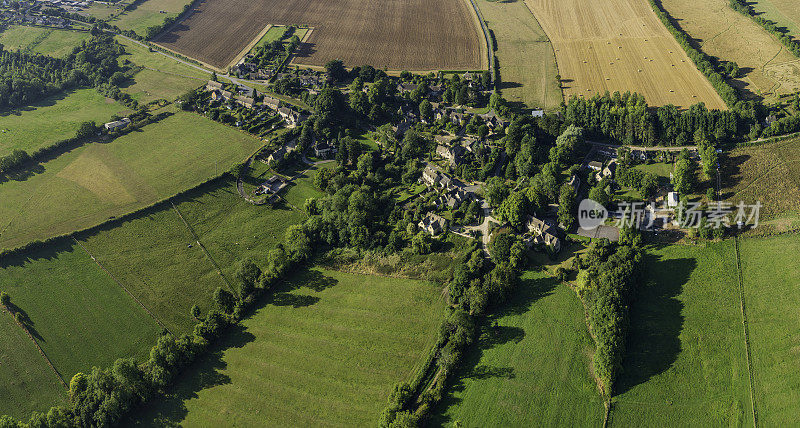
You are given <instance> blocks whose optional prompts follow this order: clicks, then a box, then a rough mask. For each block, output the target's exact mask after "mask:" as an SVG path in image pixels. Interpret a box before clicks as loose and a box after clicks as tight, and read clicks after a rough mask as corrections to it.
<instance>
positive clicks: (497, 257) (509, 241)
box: [491, 233, 516, 264]
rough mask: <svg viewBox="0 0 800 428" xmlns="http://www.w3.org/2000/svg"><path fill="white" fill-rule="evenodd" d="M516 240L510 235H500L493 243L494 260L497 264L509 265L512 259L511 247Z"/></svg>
mask: <svg viewBox="0 0 800 428" xmlns="http://www.w3.org/2000/svg"><path fill="white" fill-rule="evenodd" d="M515 240H516V238H515V237H514V235H511V234H510V233H499V234H497V235H496V236H495V237H494V240H493V241H492V248H491V253H492V259H493V260H494V262H495V263H497V264H500V263H508V262H509V259H510V258H511V246H512V245H514V241H515Z"/></svg>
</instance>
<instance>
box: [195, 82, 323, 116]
mask: <svg viewBox="0 0 800 428" xmlns="http://www.w3.org/2000/svg"><path fill="white" fill-rule="evenodd" d="M205 89H206V91H207V92H210V93H211V100H212V102H221V103H222V102H233V103H236V104H238V105H240V106H242V107H245V108H248V109H257V108H259V109H260V108H267V109H269V110H271V111H273V112H275V114H277V115H279V116H280V117H281V118H282V119H283V121H284V122H285V123H286V125H287V126H288V127H290V128H294V127H296V126H298V125H300V124H301V123H303V122H304V121H305V120H306V119H308V115H306V114H304V113H302V112H300V111H298V110H296V109H295V108H294V107H293V106H291V105H284V103H283V102H282V101H281V100H279V99H277V98H274V97H270V96H267V95H264V97H263V98H264V99H263V101H261V102H256V99H255V96H256V93H255V90H254V89H252V88H249V87H247V86H242V85H239V86H237V93H234V92H231V91H229V90H226V89H225V86H224V85H223V84H222V83H221V82H217V81H214V80H209V81H208V83H207V84H206V88H205Z"/></svg>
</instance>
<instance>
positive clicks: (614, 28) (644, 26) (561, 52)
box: [526, 0, 725, 109]
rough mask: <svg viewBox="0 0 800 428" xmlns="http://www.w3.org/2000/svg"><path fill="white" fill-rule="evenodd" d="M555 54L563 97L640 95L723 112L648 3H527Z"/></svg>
mask: <svg viewBox="0 0 800 428" xmlns="http://www.w3.org/2000/svg"><path fill="white" fill-rule="evenodd" d="M526 3H527V5H528V7H530V8H531V10H532V11H533V14H534V15H535V16H536V18H537V19H538V20H539V23H541V24H542V27H543V28H544V31H545V32H546V33H547V36H548V37H549V38H550V42H551V43H552V44H553V47H554V48H555V50H556V61H557V62H558V69H559V73H560V74H561V80H562V83H563V87H564V96H565V97H567V98H568V97H571V96H572V95H577V96H579V97H592V96H594V95H596V94H598V93H599V94H602V93H603V92H605V91H610V92H614V91H620V92H624V91H631V92H639V93H640V94H642V95H644V96H645V98H646V99H647V102H648V104H650V105H652V106H661V105H666V104H673V105H676V106H678V107H681V108H687V107H689V106H691V105H692V104H697V103H699V102H704V103H705V104H706V106H707V107H708V108H712V109H724V108H725V103H724V102H723V101H722V99H721V98H720V97H719V95H717V93H716V91H714V88H713V87H712V86H711V84H710V83H708V80H706V78H705V76H703V75H702V74H701V73H700V72H699V71H698V70H697V68H695V66H694V63H692V61H691V60H690V59H689V58H688V57H687V56H686V54H685V53H684V51H683V49H682V48H681V47H680V45H678V43H677V42H676V41H675V39H674V38H673V37H672V35H671V34H670V33H669V32H668V31H667V29H666V28H664V26H663V25H662V24H661V22H660V21H659V20H658V18H657V17H656V15H655V13H654V12H653V11H652V9H650V5H649V4H648V3H647V2H646V1H644V0H594V1H585V0H526Z"/></svg>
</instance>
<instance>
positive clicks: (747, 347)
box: [733, 236, 758, 428]
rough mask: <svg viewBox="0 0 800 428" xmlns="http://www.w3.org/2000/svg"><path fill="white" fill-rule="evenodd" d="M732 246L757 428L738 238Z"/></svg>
mask: <svg viewBox="0 0 800 428" xmlns="http://www.w3.org/2000/svg"><path fill="white" fill-rule="evenodd" d="M733 246H734V248H735V249H736V272H737V273H738V277H739V306H740V308H741V310H742V328H743V330H744V349H745V354H746V355H747V374H748V378H749V380H750V405H751V406H752V410H753V427H755V428H757V427H758V417H757V414H756V397H755V393H754V392H753V383H754V381H753V359H752V355H751V352H750V334H749V330H748V328H747V312H746V311H745V303H744V273H743V272H742V259H741V256H740V255H739V237H738V236H734V237H733Z"/></svg>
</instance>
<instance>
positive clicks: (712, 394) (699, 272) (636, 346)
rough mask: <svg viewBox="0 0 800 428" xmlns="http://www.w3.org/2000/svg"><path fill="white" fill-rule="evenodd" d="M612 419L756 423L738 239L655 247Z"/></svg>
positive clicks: (634, 310) (618, 422)
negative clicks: (741, 297) (741, 301)
mask: <svg viewBox="0 0 800 428" xmlns="http://www.w3.org/2000/svg"><path fill="white" fill-rule="evenodd" d="M645 264H646V280H645V282H644V283H643V284H642V285H641V288H640V289H639V290H638V292H637V294H636V299H635V301H634V302H633V304H632V307H631V330H630V333H629V336H628V340H627V354H626V357H625V360H624V362H623V370H622V373H621V375H620V378H619V379H618V381H617V384H616V387H615V397H614V399H613V401H614V406H613V411H612V412H611V426H614V427H617V426H631V427H640V426H657V425H662V426H749V425H752V412H751V406H750V396H749V382H748V372H747V359H746V355H745V345H744V333H743V330H742V316H741V310H740V305H739V291H738V284H737V281H738V280H737V273H736V271H737V267H736V254H735V251H734V247H733V241H732V240H727V241H724V242H720V243H708V244H702V245H697V246H685V245H672V246H666V247H662V248H654V249H651V251H650V255H649V256H648V257H647V258H646V259H645Z"/></svg>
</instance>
